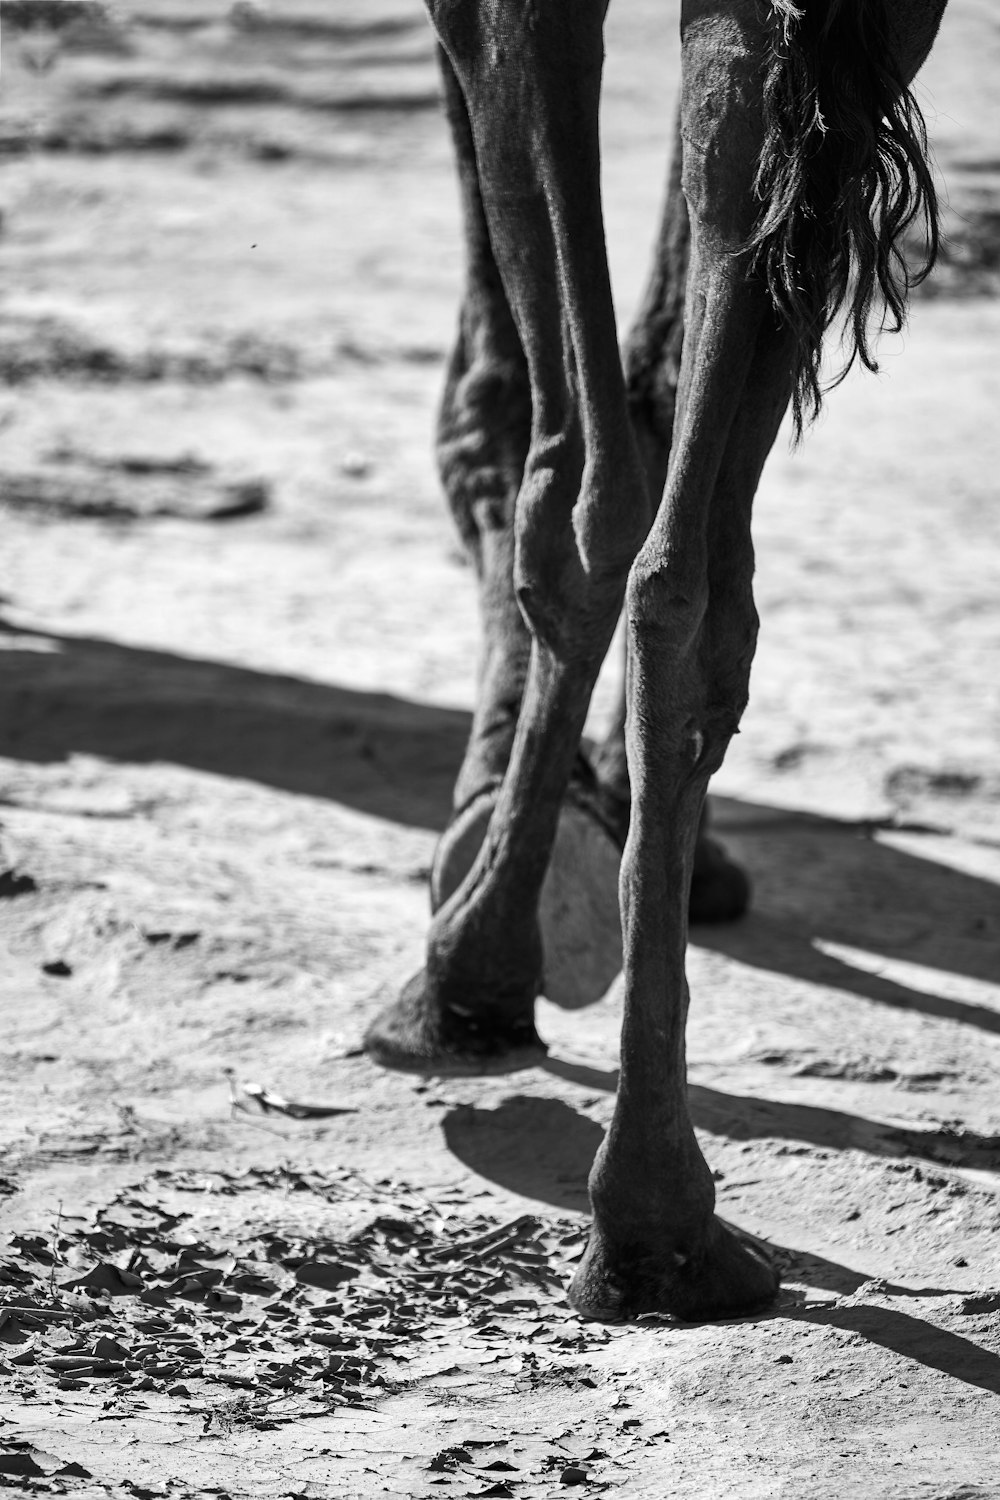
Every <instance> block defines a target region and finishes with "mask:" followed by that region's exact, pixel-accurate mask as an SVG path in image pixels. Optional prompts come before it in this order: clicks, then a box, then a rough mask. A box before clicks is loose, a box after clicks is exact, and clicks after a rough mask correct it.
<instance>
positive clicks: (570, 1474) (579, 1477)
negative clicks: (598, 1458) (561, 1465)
mask: <svg viewBox="0 0 1000 1500" xmlns="http://www.w3.org/2000/svg"><path fill="white" fill-rule="evenodd" d="M589 1477H590V1476H589V1475H588V1473H587V1471H586V1469H581V1468H580V1467H579V1465H577V1464H567V1465H566V1467H565V1469H563V1471H562V1473H561V1474H560V1475H559V1483H560V1484H586V1483H587V1480H588V1478H589Z"/></svg>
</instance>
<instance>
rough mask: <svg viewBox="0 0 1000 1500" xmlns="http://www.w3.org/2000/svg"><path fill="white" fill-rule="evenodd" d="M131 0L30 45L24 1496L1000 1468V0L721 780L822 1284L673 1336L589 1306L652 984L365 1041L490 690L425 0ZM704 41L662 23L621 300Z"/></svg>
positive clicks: (624, 158) (705, 983)
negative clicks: (628, 992) (610, 1163)
mask: <svg viewBox="0 0 1000 1500" xmlns="http://www.w3.org/2000/svg"><path fill="white" fill-rule="evenodd" d="M4 9H5V11H8V15H9V8H8V7H6V6H5V7H4ZM125 9H126V10H127V11H128V12H129V13H131V15H132V18H133V24H132V26H131V27H130V29H129V30H128V32H127V34H126V35H125V38H124V40H123V39H122V37H121V35H120V34H119V33H116V32H106V31H102V30H101V29H100V28H98V27H89V28H81V29H80V30H78V31H77V33H75V34H72V35H70V36H69V37H67V39H66V45H65V47H64V48H63V49H62V50H61V51H60V50H56V48H55V47H54V45H53V42H52V39H51V37H49V36H46V35H45V34H44V33H42V32H36V33H34V34H33V35H31V36H29V37H27V38H25V37H23V36H22V37H20V38H17V37H15V36H13V35H12V34H11V33H10V32H9V31H8V34H6V35H5V36H4V56H3V75H2V85H0V152H2V161H3V173H2V178H0V183H2V186H0V210H2V234H0V379H2V382H3V384H2V388H0V428H2V437H3V448H2V453H0V509H2V512H3V516H2V519H3V528H4V545H3V554H2V557H3V581H2V594H3V598H2V601H0V645H2V647H3V648H4V650H3V655H2V657H0V663H2V665H0V757H2V758H0V830H2V832H0V841H2V852H3V858H2V859H0V1007H2V1023H3V1031H4V1048H3V1053H2V1059H0V1140H2V1142H3V1150H4V1158H3V1160H4V1165H3V1167H2V1174H3V1175H2V1178H0V1222H2V1226H3V1232H4V1243H3V1249H2V1256H0V1346H2V1347H0V1381H2V1386H0V1413H2V1415H0V1424H2V1425H0V1485H3V1486H6V1487H10V1488H12V1489H14V1490H15V1491H17V1492H23V1493H32V1494H34V1493H39V1494H45V1493H62V1492H64V1491H73V1492H74V1493H78V1494H80V1495H85V1496H89V1495H95V1496H98V1495H100V1496H103V1495H114V1496H126V1495H134V1496H140V1497H143V1500H145V1497H150V1500H153V1497H160V1496H166V1495H170V1496H182V1495H202V1494H215V1495H232V1496H243V1495H248V1496H258V1495H261V1496H264V1495H266V1496H271V1495H273V1496H283V1495H294V1496H299V1495H309V1496H338V1497H339V1496H347V1497H353V1496H368V1495H378V1494H383V1493H388V1494H399V1495H405V1496H420V1497H424V1496H432V1495H437V1494H444V1495H448V1494H451V1495H461V1496H465V1495H484V1496H485V1495H514V1496H522V1495H523V1496H528V1497H534V1496H542V1495H548V1494H557V1493H562V1492H563V1491H564V1490H565V1489H566V1488H571V1487H575V1488H577V1489H579V1491H580V1492H581V1493H584V1494H598V1493H603V1492H605V1491H620V1492H621V1493H623V1494H628V1495H646V1496H650V1497H661V1496H664V1495H668V1494H669V1495H677V1496H684V1497H705V1496H709V1497H716V1496H718V1497H730V1496H731V1497H739V1500H743V1497H757V1496H761V1497H763V1496H787V1497H794V1500H810V1497H830V1496H837V1497H839V1496H845V1495H864V1496H866V1497H873V1500H881V1497H885V1500H890V1497H891V1500H910V1497H913V1500H917V1497H920V1500H944V1497H946V1496H947V1497H953V1500H957V1497H973V1496H995V1495H1000V1478H998V1477H997V1476H998V1475H1000V1423H998V1414H1000V1409H998V1397H1000V1250H998V1243H1000V1240H998V1230H1000V1198H998V1187H1000V1179H998V1173H1000V1105H998V1102H997V1089H996V1078H997V1065H998V1062H1000V983H998V980H1000V900H998V890H997V882H998V880H1000V773H998V770H997V755H996V750H997V742H998V738H997V737H998V729H1000V722H998V720H1000V714H998V708H1000V704H998V690H997V681H998V674H997V671H996V662H997V647H998V643H1000V590H998V584H1000V563H998V558H1000V507H998V506H997V504H996V500H997V494H996V486H997V480H996V476H997V474H998V472H1000V426H998V423H997V417H996V414H997V411H998V410H1000V377H998V374H997V369H998V362H997V347H998V335H1000V311H998V307H997V303H996V300H995V298H996V291H997V287H998V285H1000V254H998V247H1000V233H998V224H1000V159H998V156H997V145H996V142H997V140H998V139H1000V96H998V94H997V90H996V79H997V76H998V69H1000V20H998V19H997V16H996V10H995V6H994V4H993V0H952V5H951V8H950V9H951V12H952V14H950V16H949V18H948V22H947V23H946V27H945V30H944V32H943V34H942V37H941V40H940V45H939V47H938V49H937V52H936V54H935V56H934V58H933V59H932V61H931V63H930V64H929V65H928V67H927V69H926V71H925V74H924V76H923V79H922V82H921V89H920V93H921V98H922V100H923V102H924V104H925V107H926V109H927V113H928V118H929V121H930V125H931V131H932V135H933V136H934V139H935V142H936V148H937V155H938V159H939V163H940V168H941V172H942V176H943V179H944V181H945V182H946V184H947V194H948V207H947V215H946V222H947V227H948V233H949V239H948V244H947V247H946V255H945V259H944V263H943V265H942V267H941V269H940V272H939V273H938V275H937V277H936V279H935V280H934V281H933V282H932V283H931V284H930V285H929V286H928V288H927V289H926V290H925V292H924V294H923V295H922V296H921V297H920V299H919V300H918V302H917V303H916V305H915V309H914V314H913V318H912V324H911V327H910V329H909V330H908V332H907V333H906V335H905V337H904V338H903V339H901V340H890V341H887V343H886V344H885V346H884V350H883V352H884V355H885V359H884V374H883V376H882V377H881V378H880V379H879V380H873V379H871V378H866V379H860V378H857V379H855V378H853V377H852V378H851V379H850V380H849V381H848V382H847V384H846V385H845V386H844V387H843V388H842V389H841V390H840V391H839V392H838V393H837V394H836V396H835V397H834V398H833V399H832V400H831V402H830V404H829V408H828V411H827V414H826V415H825V416H824V418H823V419H822V421H821V422H820V424H819V426H818V428H817V429H816V430H815V431H814V432H813V433H812V434H811V435H810V436H809V439H808V441H807V443H806V444H805V446H804V447H803V448H802V449H801V450H800V451H799V452H797V453H795V454H792V453H791V452H790V451H789V449H788V445H787V443H786V442H785V441H784V439H783V440H782V441H781V442H779V445H778V447H777V449H776V451H775V453H774V455H773V458H772V460H771V462H770V464H769V466H768V469H767V471H766V474H765V479H764V483H763V486H762V490H761V494H760V498H759V505H758V510H757V523H756V536H757V544H758V559H759V589H758V596H759V603H760V607H761V614H762V616H763V621H764V626H763V635H762V641H761V646H760V651H759V655H758V660H757V664H756V667H755V678H754V690H753V691H754V696H753V703H752V706H751V709H750V711H749V712H748V714H747V716H746V719H745V722H744V732H743V734H742V735H741V737H740V739H739V741H738V742H737V744H736V745H735V746H734V749H733V752H732V754H731V757H730V760H729V761H728V763H727V765H726V767H725V768H724V771H723V773H722V775H721V776H720V777H719V779H718V783H717V788H716V790H717V792H718V802H717V809H718V812H717V819H718V826H719V829H720V831H721V832H724V834H725V836H726V838H727V840H728V841H729V843H730V845H731V847H732V848H733V849H734V850H735V851H736V852H738V854H739V855H740V857H742V858H743V859H744V860H745V861H746V863H747V864H748V866H749V867H750V868H751V870H752V872H753V875H754V879H755V884H756V901H755V907H754V911H753V914H752V915H751V916H750V917H749V918H748V919H747V920H746V921H744V922H742V923H740V924H739V925H737V926H735V927H733V928H730V929H726V930H718V931H707V930H696V931H695V933H694V935H693V941H692V946H691V951H690V975H691V982H692V989H693V993H694V1006H693V1011H692V1018H691V1028H690V1035H689V1054H690V1064H691V1068H690V1074H691V1100H692V1109H693V1114H694V1118H695V1121H696V1124H697V1127H698V1130H699V1132H700V1135H701V1138H702V1142H703V1145H704V1149H705V1151H706V1154H707V1156H708V1158H709V1161H710V1162H711V1164H712V1166H713V1168H714V1169H715V1172H716V1178H717V1187H718V1195H719V1204H720V1211H721V1212H722V1213H723V1214H724V1215H726V1216H727V1217H729V1218H730V1219H732V1220H733V1221H734V1222H736V1223H739V1224H740V1225H742V1226H743V1227H744V1228H745V1229H747V1230H749V1231H750V1232H752V1233H755V1234H757V1235H760V1236H762V1237H763V1238H765V1239H766V1240H767V1241H768V1242H769V1243H770V1245H771V1246H772V1247H773V1250H774V1253H775V1255H776V1256H777V1258H778V1260H779V1263H780V1264H781V1266H782V1268H783V1272H784V1290H783V1292H782V1295H781V1298H780V1301H779V1302H778V1304H777V1305H776V1307H775V1308H774V1309H773V1311H771V1312H770V1313H768V1314H767V1315H766V1316H762V1317H758V1318H755V1319H750V1320H742V1321H735V1322H730V1323H725V1324H714V1325H708V1326H680V1325H677V1324H669V1323H657V1322H656V1321H655V1320H652V1321H649V1322H646V1323H644V1324H641V1325H639V1326H636V1327H631V1328H623V1329H604V1328H600V1327H596V1326H594V1325H585V1324H582V1323H580V1322H579V1320H578V1319H577V1318H576V1317H575V1315H574V1314H573V1313H572V1312H571V1311H570V1310H569V1308H568V1307H567V1306H566V1304H565V1302H564V1300H563V1299H562V1292H561V1288H562V1286H563V1285H564V1283H565V1280H566V1274H567V1267H568V1266H569V1265H571V1264H572V1261H573V1259H574V1258H575V1257H576V1256H577V1255H578V1254H579V1252H580V1248H581V1246H582V1243H583V1239H582V1233H583V1229H584V1226H585V1222H586V1217H585V1216H586V1175H587V1170H588V1168H589V1164H590V1161H591V1159H592V1156H593V1152H594V1149H595V1146H596V1144H597V1142H598V1141H599V1140H600V1137H601V1131H602V1129H603V1127H604V1126H605V1125H606V1124H607V1122H608V1120H609V1118H610V1113H611V1108H612V1101H613V1091H614V1088H615V1080H616V1072H615V1070H616V1064H617V1035H618V1024H619V1019H620V1001H619V997H618V994H617V991H616V989H615V988H614V987H613V988H612V990H611V991H610V992H609V994H608V995H607V996H606V997H605V998H604V999H603V1000H601V1001H600V1002H599V1003H597V1004H594V1005H591V1006H588V1007H585V1008H580V1009H575V1010H574V1009H565V1008H563V1009H561V1008H558V1007H556V1006H555V1005H552V1004H550V1003H548V1002H547V1001H542V1002H540V1029H541V1031H542V1033H543V1035H545V1036H546V1038H547V1039H548V1040H549V1041H550V1043H551V1059H550V1062H549V1065H548V1067H547V1068H546V1069H545V1070H535V1071H532V1072H528V1073H524V1074H520V1075H517V1076H514V1077H508V1078H501V1079H493V1080H490V1081H476V1080H469V1081H461V1082H448V1083H436V1082H420V1081H417V1080H414V1079H408V1078H405V1077H401V1076H394V1075H391V1074H387V1073H382V1072H379V1071H378V1070H376V1069H375V1068H373V1067H372V1066H371V1065H370V1064H369V1063H368V1062H367V1061H366V1059H365V1058H364V1057H363V1056H361V1055H359V1052H358V1040H359V1037H360V1035H361V1032H362V1029H363V1027H364V1024H365V1021H366V1019H367V1018H368V1017H369V1016H370V1015H371V1014H372V1013H373V1011H374V1010H375V1009H376V1008H377V1006H378V1005H379V1004H381V1003H383V1002H384V1000H385V998H386V997H387V996H388V995H390V994H392V992H393V991H394V990H395V989H396V988H397V987H398V985H399V984H400V982H401V981H402V980H403V979H404V978H405V977H406V976H407V975H408V973H409V972H410V971H411V970H412V969H413V968H415V967H416V966H417V964H418V963H419V959H420V952H421V941H422V934H423V931H424V927H425V923H426V905H427V902H426V892H425V884H426V875H427V870H428V865H429V861H430V858H431V853H432V850H433V845H434V839H435V836H436V833H437V832H438V831H439V830H440V828H441V826H442V824H443V821H444V819H445V817H446V814H447V809H448V801H449V791H450V785H451V780H452V778H453V776H454V773H455V769H456V767H457V764H458V760H459V758H460V755H461V748H462V744H463V739H464V736H465V734H466V732H467V727H468V716H469V709H470V706H471V694H472V665H473V655H474V639H475V622H474V599H473V588H472V580H471V577H470V574H469V572H468V570H467V569H466V568H465V567H464V566H463V564H462V561H461V558H460V556H459V554H458V551H457V548H456V544H455V541H454V539H453V537H452V535H451V532H450V530H449V525H448V523H447V520H446V518H445V516H444V513H443V507H442V505H441V502H440V499H439V496H438V492H437V485H436V480H435V475H434V471H433V466H432V462H431V458H430V452H429V446H430V445H429V432H430V427H431V421H432V414H433V408H434V402H435V399H436V393H437V390H438V388H439V385H440V381H441V376H442V362H443V358H444V354H445V351H446V348H447V344H448V340H449V337H450V330H451V327H452V325H453V319H454V304H455V299H456V289H457V283H458V278H459V273H460V248H459V243H458V237H457V210H456V202H455V194H454V189H453V186H452V180H451V169H450V162H449V156H448V146H447V141H446V139H445V134H444V127H443V123H442V120H441V117H440V114H439V110H438V103H437V88H436V82H435V77H434V72H433V66H432V55H431V45H430V40H429V35H428V32H427V30H426V29H425V27H424V24H423V21H422V18H421V15H420V12H419V9H418V6H417V4H416V3H415V0H334V3H333V4H330V3H324V4H321V3H319V0H287V3H278V0H274V3H273V4H272V6H271V7H270V10H267V11H265V10H263V9H262V8H261V7H254V6H246V5H244V6H243V7H241V8H237V9H236V10H235V11H234V13H233V15H232V16H230V18H229V19H228V20H227V14H228V13H229V6H228V3H227V4H222V3H217V0H130V3H129V4H128V5H127V6H126V7H125ZM675 22H676V5H675V4H673V3H668V0H663V3H662V4H661V3H654V0H631V3H626V0H619V5H618V8H617V12H616V13H615V14H614V15H613V16H612V21H611V25H610V40H609V62H608V72H607V86H606V101H607V110H606V120H605V137H606V195H607V208H608V224H609V239H610V248H611V257H612V262H613V271H614V274H615V280H616V288H617V295H618V299H619V306H620V310H621V313H622V318H623V320H625V319H627V317H628V315H629V312H630V310H631V309H632V308H633V307H634V305H635V303H636V300H637V297H638V294H639V290H640V286H641V278H642V273H643V262H644V256H645V247H646V246H647V245H648V243H649V241H650V238H651V234H652V228H653V224H654V221H655V215H656V210H657V201H658V197H659V186H660V182H661V180H662V176H663V163H664V153H665V143H666V139H667V136H668V134H669V123H670V112H671V107H672V105H671V101H672V97H673V90H674V85H675V82H676V77H675V75H676V57H675V55H674V54H675V50H676V49H675V46H674V44H673V39H672V31H673V28H674V25H675ZM612 690H613V670H612V671H609V673H608V674H607V678H606V680H604V681H602V684H601V687H600V690H599V693H598V695H597V699H596V702H595V710H594V721H593V722H594V726H595V727H596V726H598V725H599V723H600V721H601V717H602V715H603V714H604V713H606V711H607V707H608V702H609V696H610V693H611V692H612ZM227 1070H228V1071H227ZM231 1090H232V1093H231ZM261 1091H263V1093H262V1092H261ZM275 1096H278V1101H277V1102H278V1104H279V1106H280V1103H281V1096H284V1099H285V1100H286V1101H287V1100H289V1099H290V1100H292V1101H293V1102H295V1103H297V1102H299V1101H303V1100H304V1101H307V1103H309V1104H311V1105H312V1106H314V1108H313V1111H312V1112H311V1113H310V1112H306V1113H305V1114H303V1113H302V1111H299V1112H298V1113H297V1114H291V1115H290V1114H288V1113H286V1112H283V1111H282V1109H281V1108H280V1107H279V1108H275V1105H274V1101H275ZM233 1101H235V1102H233ZM269 1101H270V1102H271V1107H270V1108H265V1107H264V1106H265V1105H267V1104H268V1102H269Z"/></svg>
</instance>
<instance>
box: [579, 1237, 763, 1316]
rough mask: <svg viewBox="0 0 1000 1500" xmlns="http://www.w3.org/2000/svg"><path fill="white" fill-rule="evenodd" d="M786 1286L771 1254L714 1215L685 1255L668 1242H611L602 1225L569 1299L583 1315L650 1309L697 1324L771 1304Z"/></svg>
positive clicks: (632, 1313)
mask: <svg viewBox="0 0 1000 1500" xmlns="http://www.w3.org/2000/svg"><path fill="white" fill-rule="evenodd" d="M779 1285H780V1283H779V1279H778V1274H777V1272H776V1271H775V1269H774V1267H773V1266H772V1265H771V1263H770V1261H768V1259H767V1258H766V1256H765V1255H764V1253H763V1252H762V1251H761V1250H760V1249H758V1248H757V1246H756V1245H755V1244H752V1243H751V1242H750V1241H748V1240H745V1239H743V1238H742V1237H741V1236H739V1235H738V1234H737V1233H735V1232H734V1231H733V1230H731V1229H729V1228H728V1227H727V1226H726V1225H725V1224H723V1223H722V1221H721V1220H720V1219H716V1218H713V1219H711V1220H710V1223H709V1228H708V1232H707V1234H706V1235H705V1237H704V1240H703V1241H702V1243H701V1244H700V1245H697V1246H694V1247H692V1248H690V1250H688V1251H687V1252H685V1253H682V1252H681V1251H680V1250H679V1249H678V1247H677V1245H676V1243H673V1244H671V1243H670V1242H669V1241H667V1242H666V1243H660V1244H655V1243H648V1242H644V1243H633V1244H630V1243H628V1242H619V1243H618V1244H616V1245H612V1242H611V1240H610V1239H609V1238H608V1237H606V1236H605V1235H603V1234H602V1232H601V1231H600V1230H599V1229H598V1228H597V1225H596V1224H595V1225H594V1227H593V1228H592V1230H591V1234H590V1241H589V1243H588V1245H587V1249H586V1251H585V1253H584V1257H583V1260H582V1261H581V1262H580V1264H579V1266H578V1267H577V1269H576V1274H575V1275H574V1277H573V1280H572V1282H571V1283H570V1288H569V1300H570V1302H572V1304H573V1306H574V1307H575V1308H576V1309H577V1311H578V1312H579V1313H580V1316H581V1317H583V1318H590V1319H594V1320H595V1321H597V1322H602V1323H624V1322H628V1321H629V1320H630V1319H632V1318H637V1317H640V1316H641V1315H642V1314H643V1313H666V1314H671V1315H672V1316H673V1317H676V1318H682V1319H684V1321H685V1322H689V1323H694V1322H704V1321H707V1320H710V1319H713V1318H726V1317H738V1316H740V1315H742V1314H745V1313H750V1312H754V1311H755V1310H757V1309H759V1308H762V1307H766V1306H767V1304H768V1303H769V1302H772V1301H773V1300H774V1297H775V1296H776V1295H777V1292H778V1287H779Z"/></svg>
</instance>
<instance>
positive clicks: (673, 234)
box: [594, 114, 750, 922]
mask: <svg viewBox="0 0 1000 1500" xmlns="http://www.w3.org/2000/svg"><path fill="white" fill-rule="evenodd" d="M681 160H682V143H681V135H680V116H679V114H678V117H677V124H676V128H675V131H674V141H673V148H672V151H671V157H670V170H669V173H668V176H667V190H666V196H665V199H664V204H663V213H662V215H661V219H660V227H659V232H658V234H657V239H656V247H655V250H654V253H653V261H652V265H651V267H650V272H649V277H648V280H647V283H646V289H645V292H644V294H643V298H642V302H641V304H640V307H639V311H638V313H637V314H636V317H635V321H634V322H633V324H632V327H631V328H630V330H629V333H628V337H627V339H626V341H625V390H626V395H627V399H628V411H629V417H630V419H631V422H632V431H633V432H634V434H635V439H636V443H637V445H638V448H639V455H640V457H641V459H642V465H643V468H644V470H645V473H646V484H647V487H648V489H649V496H650V500H651V501H652V504H653V506H654V507H655V506H657V505H659V503H660V500H661V497H662V495H663V490H664V486H665V485H666V482H667V469H668V467H669V463H670V450H671V447H672V444H673V432H674V416H675V413H676V409H677V386H678V382H679V380H680V372H681V353H682V350H683V346H684V299H685V293H686V287H687V274H688V263H689V260H690V253H691V223H690V219H689V217H688V210H687V203H686V201H685V198H684V192H683V188H682V185H681ZM626 707H627V687H626V681H625V673H624V672H623V673H622V681H621V686H620V689H619V694H618V700H617V703H616V705H615V710H614V713H613V716H612V720H611V723H610V725H609V727H608V730H607V733H606V735H605V737H604V739H603V741H602V742H601V744H600V745H599V746H598V747H597V749H596V751H595V754H594V769H595V771H596V773H597V777H598V780H599V783H600V786H601V789H602V794H603V798H604V802H605V806H606V807H607V809H608V810H609V812H610V814H611V816H612V817H613V818H614V819H615V820H616V821H617V823H618V827H619V831H620V836H621V838H622V840H623V841H624V837H625V834H626V833H627V832H628V823H629V815H630V808H631V791H630V788H629V778H628V764H627V760H626V754H625V719H626ZM708 806H709V804H708V802H707V801H706V803H705V806H704V809H703V811H702V816H701V823H700V826H699V829H698V840H697V844H696V846H695V854H694V870H693V874H692V879H691V895H690V899H689V912H688V915H689V918H690V920H691V921H692V922H729V921H733V920H734V919H735V918H736V917H740V916H742V915H743V913H744V912H745V911H746V909H747V905H748V904H749V899H750V882H749V880H748V879H747V876H746V874H745V872H744V871H743V869H742V868H741V867H740V866H739V865H737V864H735V863H734V862H733V861H732V860H731V859H729V857H728V856H727V854H726V852H725V850H724V849H723V848H722V846H721V845H720V844H719V843H717V842H716V840H715V839H713V838H711V837H710V836H709V833H708V824H709V812H708Z"/></svg>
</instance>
